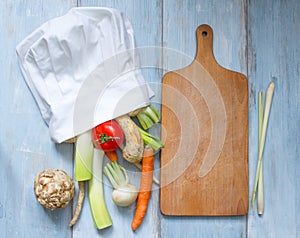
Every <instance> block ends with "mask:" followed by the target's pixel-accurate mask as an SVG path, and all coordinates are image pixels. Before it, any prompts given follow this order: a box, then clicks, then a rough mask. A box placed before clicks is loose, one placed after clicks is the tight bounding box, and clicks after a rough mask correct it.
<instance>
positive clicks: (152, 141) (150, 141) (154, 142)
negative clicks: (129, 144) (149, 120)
mask: <svg viewBox="0 0 300 238" xmlns="http://www.w3.org/2000/svg"><path fill="white" fill-rule="evenodd" d="M139 130H140V133H141V135H142V138H143V141H144V143H145V145H149V146H150V147H152V148H153V149H154V150H158V149H160V148H162V147H163V143H162V142H161V140H160V139H158V138H157V137H155V136H153V135H151V134H149V133H148V132H146V131H144V130H143V129H141V128H139Z"/></svg>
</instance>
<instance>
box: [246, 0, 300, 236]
mask: <svg viewBox="0 0 300 238" xmlns="http://www.w3.org/2000/svg"><path fill="white" fill-rule="evenodd" d="M299 23H300V2H299V1H297V0H292V1H279V0H277V1H271V0H268V1H259V0H254V1H250V5H249V23H248V26H249V56H248V57H249V64H248V69H249V83H250V85H251V90H252V93H253V98H251V101H250V115H251V117H250V121H249V127H250V128H252V130H251V133H249V141H250V142H251V143H250V148H249V151H250V155H249V159H250V165H249V166H250V178H252V179H251V180H250V188H251V192H252V187H253V183H254V176H255V169H256V163H257V144H256V142H257V100H256V98H257V93H258V91H259V90H265V89H266V88H267V86H268V84H269V82H270V81H274V82H275V93H274V97H273V104H272V108H271V112H270V118H269V127H268V130H267V137H266V144H265V151H264V156H263V157H264V158H263V159H264V188H265V212H264V214H263V215H262V216H261V217H259V216H258V215H257V212H256V207H255V211H254V213H250V214H249V219H248V221H249V225H248V227H249V230H248V236H249V237H299V235H300V222H299V208H300V207H299V195H300V194H299V188H300V180H299V171H298V170H299V165H300V164H299V158H298V157H299V131H300V123H299V122H300V114H299V112H300V96H299V95H300V94H299V92H300V83H299V78H300V73H299V68H300V51H299V44H298V40H299V39H300V31H299V29H300V26H299Z"/></svg>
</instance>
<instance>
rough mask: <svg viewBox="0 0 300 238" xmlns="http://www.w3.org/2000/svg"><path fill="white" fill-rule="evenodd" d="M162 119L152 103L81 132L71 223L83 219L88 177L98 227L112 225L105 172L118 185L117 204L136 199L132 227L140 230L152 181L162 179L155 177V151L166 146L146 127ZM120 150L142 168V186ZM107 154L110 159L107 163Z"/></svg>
mask: <svg viewBox="0 0 300 238" xmlns="http://www.w3.org/2000/svg"><path fill="white" fill-rule="evenodd" d="M159 119H160V115H159V112H158V111H157V110H156V109H155V108H154V107H153V106H151V105H150V106H147V107H145V108H142V109H139V110H136V111H134V112H131V113H129V114H127V115H123V116H120V117H118V118H115V119H114V120H110V121H107V122H104V123H102V124H100V125H98V126H96V127H95V128H93V129H92V130H90V131H87V132H85V133H83V134H81V135H79V136H77V138H76V142H75V150H76V151H75V172H74V179H75V180H76V181H77V182H78V188H79V192H78V198H77V205H76V209H75V212H74V215H73V218H72V220H71V221H70V224H69V225H70V227H71V226H73V225H75V224H76V222H77V220H78V219H79V216H80V212H81V209H82V204H83V202H84V195H85V186H86V181H87V185H88V199H89V204H90V209H91V213H92V217H93V220H94V224H95V226H96V228H98V229H103V228H106V227H109V226H111V225H112V219H111V217H110V214H109V211H108V209H107V206H106V203H105V200H104V193H103V183H102V172H103V173H104V174H105V176H106V177H107V178H108V180H109V181H110V183H111V185H112V187H113V188H114V190H113V192H112V200H113V202H114V203H115V204H116V205H117V206H130V205H132V204H133V203H135V202H136V206H135V207H136V209H135V213H134V218H133V221H132V225H131V227H132V229H133V230H136V229H137V228H138V227H139V226H140V225H141V223H142V221H143V219H144V217H145V215H146V211H147V207H148V202H149V199H150V194H151V188H152V181H155V182H156V183H158V181H157V179H156V178H155V177H153V170H154V152H155V151H157V150H159V149H160V148H161V147H162V146H163V143H162V142H161V141H160V140H159V139H158V138H156V137H155V136H153V135H151V134H149V133H148V132H146V130H147V129H149V128H151V127H152V126H153V125H154V124H155V123H157V122H159ZM117 150H121V153H122V157H123V158H124V159H125V160H126V161H128V162H130V163H132V164H134V165H135V166H137V167H138V168H140V169H141V178H140V188H139V189H137V188H136V187H135V186H134V185H132V184H130V183H129V177H128V174H127V171H126V169H125V168H124V167H122V166H121V165H120V164H119V158H118V153H117ZM105 155H106V157H107V158H108V159H109V162H108V163H107V164H106V165H105V166H103V163H104V156H105Z"/></svg>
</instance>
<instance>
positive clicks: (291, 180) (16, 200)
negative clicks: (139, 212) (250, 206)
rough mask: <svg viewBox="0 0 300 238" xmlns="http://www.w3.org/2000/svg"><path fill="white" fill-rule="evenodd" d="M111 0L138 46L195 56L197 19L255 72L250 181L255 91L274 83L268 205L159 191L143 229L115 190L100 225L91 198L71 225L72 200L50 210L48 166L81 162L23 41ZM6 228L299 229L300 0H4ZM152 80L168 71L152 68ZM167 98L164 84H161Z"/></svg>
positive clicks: (234, 63)
mask: <svg viewBox="0 0 300 238" xmlns="http://www.w3.org/2000/svg"><path fill="white" fill-rule="evenodd" d="M76 6H106V7H115V8H117V9H119V10H121V11H123V12H124V13H125V14H126V15H127V16H128V18H129V19H130V20H131V22H132V24H133V28H134V30H135V38H136V42H137V46H163V47H169V48H172V49H176V50H179V51H181V52H183V53H185V54H187V55H189V56H190V57H193V56H194V53H195V29H196V27H197V26H198V25H200V24H203V23H208V24H210V25H211V26H212V28H213V29H214V52H215V56H216V59H217V61H218V62H219V63H220V64H221V65H222V66H224V67H226V68H229V69H232V70H235V71H239V72H242V73H244V74H245V75H247V77H248V80H249V188H250V193H249V196H251V192H252V187H253V181H254V174H255V168H256V160H257V106H256V101H257V92H258V90H265V89H266V87H267V85H268V83H269V82H270V81H271V80H272V81H274V82H275V84H276V88H275V95H274V101H273V106H272V109H271V116H270V124H269V128H268V134H267V140H266V150H265V153H264V159H265V162H264V169H265V177H264V179H265V204H266V205H265V213H264V215H263V216H262V217H259V216H258V215H257V213H256V212H254V213H253V212H252V211H251V210H249V214H248V215H247V216H242V217H210V218H208V217H193V218H191V217H184V218H183V217H167V216H163V215H161V213H160V210H159V191H158V190H155V191H154V192H153V194H152V198H151V202H150V205H149V210H148V213H147V217H146V219H145V220H144V223H143V225H142V226H141V227H140V228H139V229H138V231H137V232H135V233H134V232H132V231H131V228H130V224H131V219H132V215H133V210H130V209H128V208H124V209H121V208H117V207H116V206H114V205H113V204H112V203H111V200H110V199H109V194H110V192H111V191H110V188H108V187H106V188H105V190H106V191H105V192H106V194H107V199H106V200H107V202H108V207H109V210H110V212H111V216H112V218H113V221H114V225H113V227H111V228H108V229H105V230H103V231H97V230H96V229H95V228H94V226H93V222H92V218H91V216H90V211H89V206H88V203H87V202H86V203H85V205H84V209H83V213H82V216H81V218H80V221H79V222H78V224H77V225H76V226H75V227H74V228H73V229H69V228H68V222H69V220H70V218H71V215H72V206H69V207H68V208H66V209H63V210H59V211H55V212H51V211H48V210H45V209H43V208H42V207H41V206H40V205H39V204H38V203H37V202H36V200H35V198H34V195H33V179H34V177H35V175H36V174H37V173H38V172H39V171H40V170H42V169H44V168H48V167H58V168H62V169H64V170H66V171H67V172H68V173H69V174H72V171H73V159H72V158H73V147H72V145H70V144H60V145H56V144H54V143H53V142H51V140H50V139H49V136H48V130H47V127H46V125H45V124H44V122H43V121H42V118H41V116H40V114H39V111H38V109H37V106H36V104H35V101H34V99H33V97H32V95H31V94H30V92H29V90H28V88H27V86H26V84H25V82H24V80H23V78H22V76H21V73H20V70H19V67H18V63H17V59H16V54H15V46H16V45H17V43H18V42H20V41H21V40H22V39H23V38H24V37H25V36H27V35H28V34H29V33H30V32H32V31H33V30H34V29H35V28H36V27H38V26H39V25H40V24H42V23H43V22H45V21H46V20H48V19H51V18H53V17H56V16H60V15H62V14H64V13H66V12H67V11H68V9H70V8H71V7H76ZM0 14H1V15H0V16H1V18H0V33H1V36H0V42H1V53H0V80H1V86H0V115H1V118H0V161H1V166H0V237H11V238H14V237H30V238H34V237H64V238H65V237H76V238H79V237H85V238H86V237H111V238H112V237H117V238H120V237H144V238H152V237H163V238H169V237H170V238H175V237H178V238H179V237H180V238H183V237H253V238H256V237H263V238H264V237H278V238H281V237H288V238H293V237H300V216H299V213H300V203H299V196H300V194H299V193H300V192H299V191H300V173H299V169H300V162H299V161H300V159H299V155H300V151H299V142H300V141H299V132H300V126H299V125H300V115H299V111H300V110H299V109H300V83H299V80H300V70H299V69H300V50H299V49H300V47H299V41H300V1H298V0H289V1H287V0H265V1H261V0H251V1H250V0H210V1H209V0H190V1H188V0H163V1H160V0H152V1H146V0H140V1H138V0H135V1H134V0H128V1H124V0H114V1H108V0H98V1H97V0H94V1H93V0H78V1H76V0H63V1H61V0H3V1H0ZM144 73H145V77H146V79H147V81H148V82H160V80H161V77H162V75H163V73H164V72H163V71H162V70H159V69H146V70H145V71H144ZM154 89H155V91H156V94H157V96H156V98H155V99H154V100H155V101H160V87H159V86H156V87H154Z"/></svg>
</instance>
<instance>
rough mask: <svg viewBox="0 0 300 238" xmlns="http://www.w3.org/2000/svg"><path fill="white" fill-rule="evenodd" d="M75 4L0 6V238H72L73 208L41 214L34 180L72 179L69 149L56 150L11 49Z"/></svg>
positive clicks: (9, 3)
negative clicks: (58, 175)
mask: <svg viewBox="0 0 300 238" xmlns="http://www.w3.org/2000/svg"><path fill="white" fill-rule="evenodd" d="M74 5H76V2H74V1H72V0H70V1H63V2H62V1H59V0H54V1H53V0H51V1H50V0H49V1H22V0H20V1H1V3H0V9H1V10H0V11H1V21H0V30H1V39H0V42H1V46H2V50H1V52H2V53H1V55H0V78H1V83H2V85H1V87H0V101H1V103H0V114H1V119H0V121H1V123H0V158H1V167H0V187H1V190H2V192H1V193H0V233H1V235H0V236H1V237H46V236H47V237H70V236H71V230H70V229H68V220H69V219H70V216H71V206H69V207H68V208H67V209H63V210H59V211H53V212H51V211H49V210H46V209H44V208H43V207H42V206H40V205H39V204H38V202H37V201H36V200H35V197H34V193H33V181H34V177H35V175H36V174H37V173H38V172H39V171H41V170H42V169H44V168H49V167H57V168H62V169H64V170H66V171H67V172H68V173H69V174H70V175H72V146H70V145H55V144H54V143H53V142H52V141H51V140H50V137H49V134H48V129H47V127H46V125H45V123H44V122H43V120H42V117H41V115H40V113H39V111H38V108H37V105H36V104H35V102H34V99H33V97H32V95H31V94H30V91H29V89H28V87H27V86H26V84H25V81H24V80H23V78H22V76H21V73H20V70H19V67H18V62H17V57H16V54H15V47H16V45H17V43H19V42H20V41H21V40H22V39H23V38H24V37H26V36H27V35H28V34H29V33H30V32H32V31H33V30H34V29H35V28H36V27H38V26H39V25H40V24H42V23H43V22H45V21H46V20H48V19H50V18H53V17H55V16H58V15H61V14H63V13H64V12H66V11H67V9H68V8H70V7H71V6H74Z"/></svg>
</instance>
